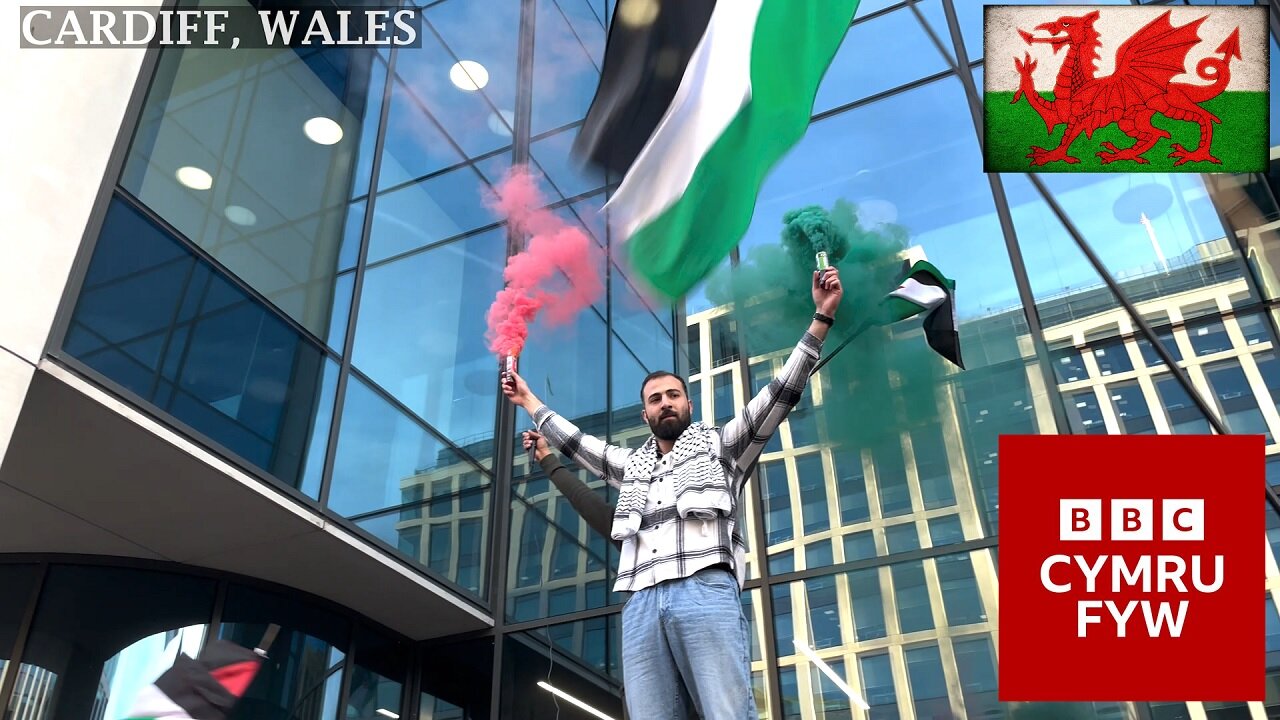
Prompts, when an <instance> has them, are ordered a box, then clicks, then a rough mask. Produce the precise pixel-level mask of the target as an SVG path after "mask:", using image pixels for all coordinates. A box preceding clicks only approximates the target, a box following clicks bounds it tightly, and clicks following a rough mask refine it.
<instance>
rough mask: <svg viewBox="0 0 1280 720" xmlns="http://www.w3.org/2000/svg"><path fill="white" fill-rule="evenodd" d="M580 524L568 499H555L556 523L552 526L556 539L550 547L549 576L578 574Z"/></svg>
mask: <svg viewBox="0 0 1280 720" xmlns="http://www.w3.org/2000/svg"><path fill="white" fill-rule="evenodd" d="M581 524H582V521H581V518H580V517H579V516H578V513H577V512H576V511H575V510H574V509H573V506H572V505H570V504H569V501H568V500H566V499H564V498H560V499H559V500H558V501H556V523H555V526H554V529H555V536H556V540H555V545H554V546H553V547H552V549H551V577H552V578H553V579H556V578H566V577H573V576H575V575H577V574H578V557H579V556H580V555H581V552H582V551H581V547H582V546H581V545H580V544H579V542H578V538H579V537H580V535H581V532H582V531H581V528H580V525H581Z"/></svg>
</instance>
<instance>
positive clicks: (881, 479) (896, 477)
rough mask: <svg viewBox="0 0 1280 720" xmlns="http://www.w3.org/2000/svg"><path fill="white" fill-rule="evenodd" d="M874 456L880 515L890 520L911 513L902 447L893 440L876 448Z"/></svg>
mask: <svg viewBox="0 0 1280 720" xmlns="http://www.w3.org/2000/svg"><path fill="white" fill-rule="evenodd" d="M872 456H873V458H874V459H875V464H876V485H877V487H878V489H879V491H880V514H881V515H883V516H884V517H886V518H889V517H895V516H897V515H906V514H907V513H909V512H911V487H910V486H909V485H907V467H906V463H905V462H904V460H903V459H902V446H901V445H900V444H899V443H898V442H897V439H896V438H893V439H891V440H890V441H888V442H886V443H883V444H882V445H881V446H880V447H878V448H876V449H875V451H874V452H873V453H872Z"/></svg>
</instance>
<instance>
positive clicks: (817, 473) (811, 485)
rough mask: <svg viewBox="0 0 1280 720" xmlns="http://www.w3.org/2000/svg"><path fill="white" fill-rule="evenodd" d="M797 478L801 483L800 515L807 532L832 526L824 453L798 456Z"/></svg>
mask: <svg viewBox="0 0 1280 720" xmlns="http://www.w3.org/2000/svg"><path fill="white" fill-rule="evenodd" d="M796 478H797V480H798V481H799V484H800V515H801V519H802V521H803V522H804V531H805V533H806V534H808V533H815V532H822V531H823V530H828V529H830V528H831V518H830V516H829V514H828V512H827V476H826V473H824V472H823V471H822V455H821V454H819V453H811V454H809V455H801V456H799V457H797V458H796Z"/></svg>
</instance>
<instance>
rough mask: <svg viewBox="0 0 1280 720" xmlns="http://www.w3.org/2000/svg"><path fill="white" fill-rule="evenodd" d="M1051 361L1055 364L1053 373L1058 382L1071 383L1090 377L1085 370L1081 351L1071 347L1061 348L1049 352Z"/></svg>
mask: <svg viewBox="0 0 1280 720" xmlns="http://www.w3.org/2000/svg"><path fill="white" fill-rule="evenodd" d="M1049 359H1050V360H1051V361H1052V362H1053V373H1054V375H1056V376H1057V378H1058V382H1060V383H1069V382H1075V381H1077V380H1084V379H1085V378H1087V377H1088V376H1089V371H1088V370H1086V369H1085V366H1084V360H1083V359H1082V358H1081V357H1080V351H1079V350H1078V349H1076V348H1074V347H1071V346H1061V347H1057V348H1051V349H1050V350H1049Z"/></svg>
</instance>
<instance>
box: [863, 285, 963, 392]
mask: <svg viewBox="0 0 1280 720" xmlns="http://www.w3.org/2000/svg"><path fill="white" fill-rule="evenodd" d="M955 291H956V284H955V281H953V280H951V279H949V278H947V277H946V276H945V275H943V274H942V273H941V272H940V271H939V270H938V268H936V267H934V266H933V264H932V263H929V262H928V261H925V260H919V261H917V262H915V263H913V264H912V265H911V266H910V267H909V268H908V269H907V272H906V277H905V278H903V280H902V282H901V283H900V284H899V285H898V287H897V288H896V289H894V290H893V291H892V292H890V293H889V294H888V295H886V296H885V298H884V300H882V301H881V302H880V307H879V308H878V312H877V321H876V322H877V324H879V325H889V324H892V323H895V322H899V321H901V320H906V319H908V318H912V317H915V316H917V315H920V314H922V313H923V314H924V337H925V340H926V341H927V342H928V343H929V347H931V348H933V349H934V351H935V352H937V353H938V354H939V355H941V356H942V357H944V358H946V359H947V360H949V361H951V362H952V363H954V364H955V365H956V366H957V367H960V368H961V369H963V368H964V361H963V360H962V359H961V357H960V333H959V331H958V330H957V329H956V304H955Z"/></svg>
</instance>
